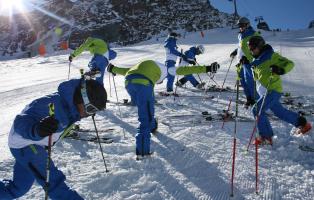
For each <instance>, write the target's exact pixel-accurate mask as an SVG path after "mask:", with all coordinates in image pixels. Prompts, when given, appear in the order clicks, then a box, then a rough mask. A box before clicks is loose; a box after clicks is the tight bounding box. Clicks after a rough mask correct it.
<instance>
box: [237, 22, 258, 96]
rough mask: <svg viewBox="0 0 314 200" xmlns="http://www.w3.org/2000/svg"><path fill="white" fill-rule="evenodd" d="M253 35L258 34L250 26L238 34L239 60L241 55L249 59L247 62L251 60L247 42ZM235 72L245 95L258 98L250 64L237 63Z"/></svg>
mask: <svg viewBox="0 0 314 200" xmlns="http://www.w3.org/2000/svg"><path fill="white" fill-rule="evenodd" d="M254 35H259V34H258V33H257V32H256V31H255V30H254V29H253V28H252V27H251V26H250V27H248V28H247V29H246V30H245V31H244V32H243V33H241V32H240V33H239V35H238V40H239V46H238V51H237V52H238V53H237V57H238V60H240V59H241V58H242V56H245V57H246V58H247V59H248V60H249V62H252V60H253V56H252V55H251V53H250V50H249V47H248V45H247V42H248V41H249V40H250V38H251V37H252V36H254ZM237 72H238V76H239V78H240V82H241V85H242V87H243V90H244V94H245V96H246V97H247V98H250V99H258V96H257V94H256V90H255V84H254V77H253V72H252V69H251V66H250V65H249V64H242V65H238V67H237Z"/></svg>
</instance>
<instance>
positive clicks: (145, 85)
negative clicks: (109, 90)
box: [107, 60, 219, 158]
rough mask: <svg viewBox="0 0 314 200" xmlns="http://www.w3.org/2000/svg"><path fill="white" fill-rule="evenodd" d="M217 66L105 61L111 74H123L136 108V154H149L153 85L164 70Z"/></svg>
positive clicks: (154, 123)
mask: <svg viewBox="0 0 314 200" xmlns="http://www.w3.org/2000/svg"><path fill="white" fill-rule="evenodd" d="M218 68H219V64H218V63H216V62H215V63H212V64H211V65H209V66H197V67H179V68H177V69H176V68H175V67H172V68H171V69H172V70H171V71H169V69H167V68H166V67H165V66H164V65H163V64H161V63H159V62H156V61H153V60H145V61H142V62H140V63H138V64H137V65H135V66H133V67H131V68H120V67H116V66H114V65H112V64H109V65H108V68H107V70H108V71H109V72H111V73H113V74H121V75H124V76H125V87H126V89H127V91H128V93H129V95H130V96H131V101H132V103H133V104H136V106H137V108H138V120H139V122H140V126H139V128H138V133H137V134H136V155H137V158H141V157H144V156H146V155H150V154H151V151H150V133H154V132H155V131H156V130H157V121H156V119H155V118H154V115H155V113H154V112H155V110H154V103H155V100H154V99H155V97H154V86H155V84H156V83H161V82H162V81H163V79H165V78H166V77H167V73H171V75H172V76H175V75H176V74H178V75H187V74H194V73H207V72H214V73H215V72H216V71H217V69H218Z"/></svg>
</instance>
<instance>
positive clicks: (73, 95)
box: [0, 79, 107, 200]
mask: <svg viewBox="0 0 314 200" xmlns="http://www.w3.org/2000/svg"><path fill="white" fill-rule="evenodd" d="M82 81H83V80H82V79H73V80H70V81H66V82H63V83H61V84H60V85H59V87H58V92H56V93H53V94H51V95H47V96H44V97H41V98H39V99H36V100H34V101H33V102H31V103H30V104H29V105H27V106H26V107H25V108H24V110H23V111H22V113H20V114H19V115H17V116H16V117H15V119H14V122H13V126H12V128H11V131H10V133H9V147H10V151H11V153H12V155H13V157H14V159H15V164H14V167H13V180H3V181H0V200H11V199H16V198H20V197H22V196H23V195H24V194H26V193H27V192H28V191H29V190H30V188H31V187H32V185H33V183H34V181H35V180H36V181H37V183H38V184H39V185H41V186H42V187H43V188H45V181H46V164H47V159H48V154H47V151H46V148H47V146H48V136H49V135H51V136H52V143H53V144H54V143H56V142H57V141H58V140H59V139H62V138H63V137H64V136H65V135H66V134H67V133H69V130H70V129H71V128H72V125H73V123H74V122H77V121H79V120H80V119H81V118H83V117H87V116H88V114H87V113H86V111H87V110H86V107H85V106H84V103H83V99H82V94H81V85H82ZM85 83H86V93H87V98H88V99H89V101H90V104H92V105H93V106H95V107H96V108H97V109H98V110H102V109H104V108H105V106H106V97H107V95H106V91H105V89H104V88H103V86H102V85H100V84H99V83H97V82H96V81H94V80H87V81H86V82H85ZM49 104H53V105H54V115H53V116H52V115H50V113H49V108H48V105H49ZM89 114H90V113H89ZM49 177H50V178H49V184H48V195H49V198H50V199H54V200H80V199H83V198H82V197H81V196H80V195H79V194H78V193H77V192H76V191H74V190H72V189H70V188H69V187H68V186H67V185H66V184H65V179H66V178H65V175H64V174H63V173H62V171H60V170H59V169H58V168H57V167H56V166H55V164H54V162H53V161H52V160H51V161H50V176H49Z"/></svg>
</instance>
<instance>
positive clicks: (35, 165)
mask: <svg viewBox="0 0 314 200" xmlns="http://www.w3.org/2000/svg"><path fill="white" fill-rule="evenodd" d="M34 147H35V148H36V151H37V153H36V154H34V153H33V152H32V150H30V149H26V151H25V152H26V153H27V154H28V155H29V157H28V158H27V159H26V160H25V161H27V167H28V168H29V170H30V171H31V172H32V174H33V175H34V177H35V179H36V181H37V182H38V184H39V185H41V186H42V187H43V189H45V180H46V165H47V158H48V154H47V151H46V150H45V149H44V148H43V147H41V146H38V145H34ZM48 196H49V197H50V198H51V199H53V200H81V199H83V198H82V197H81V196H80V195H79V194H78V193H77V192H76V191H74V190H72V189H70V188H69V187H68V186H67V185H66V184H65V176H64V174H63V173H62V172H61V171H60V170H58V169H57V167H56V166H55V165H54V162H53V161H52V160H51V161H50V177H49V187H48Z"/></svg>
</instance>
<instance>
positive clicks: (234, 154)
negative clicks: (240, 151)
mask: <svg viewBox="0 0 314 200" xmlns="http://www.w3.org/2000/svg"><path fill="white" fill-rule="evenodd" d="M236 85H237V86H236V87H237V89H236V90H237V97H236V113H235V122H234V133H233V153H232V171H231V194H230V196H231V197H233V188H234V169H235V157H236V146H237V137H236V135H237V121H238V105H239V80H238V79H237V81H236Z"/></svg>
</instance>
